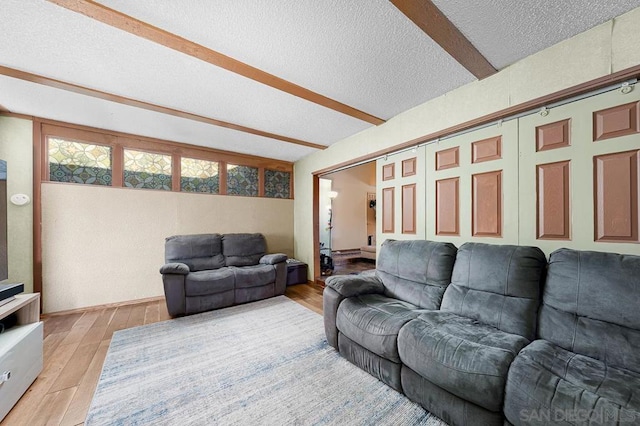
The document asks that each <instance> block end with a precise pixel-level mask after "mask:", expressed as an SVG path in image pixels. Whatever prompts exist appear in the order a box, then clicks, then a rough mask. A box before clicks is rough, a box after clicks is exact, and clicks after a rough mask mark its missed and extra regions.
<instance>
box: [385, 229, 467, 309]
mask: <svg viewBox="0 0 640 426" xmlns="http://www.w3.org/2000/svg"><path fill="white" fill-rule="evenodd" d="M455 259H456V246H454V245H453V244H451V243H441V242H435V241H426V240H411V241H396V240H386V241H385V242H384V243H382V247H381V248H380V256H379V257H378V264H377V266H376V276H377V277H378V279H380V281H382V284H384V288H385V295H387V296H389V297H393V298H394V299H400V300H404V301H405V302H409V303H412V304H414V305H416V306H419V307H421V308H425V309H438V308H440V303H441V302H442V295H443V294H444V290H445V289H446V288H447V286H448V285H449V283H450V282H451V271H452V269H453V263H454V262H455Z"/></svg>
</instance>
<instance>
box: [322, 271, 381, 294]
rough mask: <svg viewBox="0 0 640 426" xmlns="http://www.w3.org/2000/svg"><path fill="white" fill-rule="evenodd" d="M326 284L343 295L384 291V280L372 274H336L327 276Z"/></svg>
mask: <svg viewBox="0 0 640 426" xmlns="http://www.w3.org/2000/svg"><path fill="white" fill-rule="evenodd" d="M325 285H326V286H327V287H329V288H331V289H333V290H334V291H335V292H336V293H338V294H340V295H341V296H342V297H353V296H359V295H362V294H382V293H384V285H383V284H382V281H380V280H379V279H378V278H377V277H375V276H372V275H370V276H366V275H335V276H333V277H329V278H327V280H326V281H325Z"/></svg>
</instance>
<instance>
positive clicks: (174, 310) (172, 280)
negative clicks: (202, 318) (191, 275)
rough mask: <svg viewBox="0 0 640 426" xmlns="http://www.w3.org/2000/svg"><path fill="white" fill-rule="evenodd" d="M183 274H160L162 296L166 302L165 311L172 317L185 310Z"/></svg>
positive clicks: (181, 313) (182, 313)
mask: <svg viewBox="0 0 640 426" xmlns="http://www.w3.org/2000/svg"><path fill="white" fill-rule="evenodd" d="M184 279H185V276H184V275H178V274H166V275H163V276H162V285H163V287H164V297H165V300H166V303H167V311H168V312H169V315H171V316H172V317H177V316H180V315H184V313H185V312H186V311H187V307H186V304H185V298H186V295H185V294H184Z"/></svg>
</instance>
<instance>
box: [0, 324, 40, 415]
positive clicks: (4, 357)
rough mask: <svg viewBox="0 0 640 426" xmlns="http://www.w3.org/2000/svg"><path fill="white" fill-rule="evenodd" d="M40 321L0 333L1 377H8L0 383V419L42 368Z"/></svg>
mask: <svg viewBox="0 0 640 426" xmlns="http://www.w3.org/2000/svg"><path fill="white" fill-rule="evenodd" d="M42 328H43V327H42V322H37V323H33V324H27V325H21V326H17V327H14V328H11V329H9V330H7V331H6V332H5V333H2V334H0V377H2V375H3V374H4V373H5V372H9V373H10V374H11V377H10V378H9V380H7V381H6V382H3V383H0V420H2V419H3V418H4V417H5V416H6V415H7V413H8V412H9V411H10V410H11V408H12V407H13V406H14V405H15V403H16V402H18V400H19V399H20V397H21V396H22V394H24V392H25V391H26V390H27V389H28V388H29V386H31V383H33V381H34V380H35V379H36V377H38V374H40V372H41V371H42Z"/></svg>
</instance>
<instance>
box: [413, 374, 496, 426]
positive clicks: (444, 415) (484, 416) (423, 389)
mask: <svg viewBox="0 0 640 426" xmlns="http://www.w3.org/2000/svg"><path fill="white" fill-rule="evenodd" d="M401 378H402V391H403V392H404V393H405V395H407V397H408V398H409V399H411V400H412V401H415V402H417V403H418V404H420V405H422V406H423V407H424V408H425V409H427V411H429V412H431V413H433V414H435V415H436V416H438V417H440V418H441V419H442V420H444V421H445V422H447V423H448V424H450V425H452V426H454V425H482V426H502V424H503V421H504V420H503V419H504V417H503V415H502V412H498V413H496V412H493V411H489V410H485V409H484V408H482V407H479V406H477V405H475V404H473V403H471V402H469V401H467V400H465V399H462V398H459V397H457V396H456V395H454V394H452V393H450V392H447V391H446V390H444V389H442V388H441V387H440V386H436V385H434V384H433V383H431V382H430V381H428V380H427V379H425V378H424V377H422V376H420V375H419V374H418V373H416V372H415V371H413V370H412V369H410V368H409V367H407V366H406V365H403V366H402V371H401Z"/></svg>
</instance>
